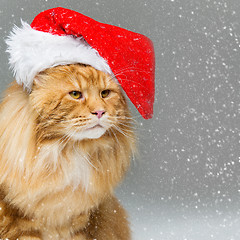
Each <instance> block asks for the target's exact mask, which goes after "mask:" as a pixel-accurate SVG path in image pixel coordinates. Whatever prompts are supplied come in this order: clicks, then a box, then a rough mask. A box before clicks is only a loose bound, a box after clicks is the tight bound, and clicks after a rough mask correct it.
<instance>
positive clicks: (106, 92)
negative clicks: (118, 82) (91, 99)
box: [101, 90, 111, 98]
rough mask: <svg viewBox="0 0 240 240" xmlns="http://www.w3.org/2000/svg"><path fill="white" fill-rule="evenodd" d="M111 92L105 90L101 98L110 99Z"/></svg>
mask: <svg viewBox="0 0 240 240" xmlns="http://www.w3.org/2000/svg"><path fill="white" fill-rule="evenodd" d="M110 92H111V91H110V90H103V91H102V92H101V97H102V98H106V97H108V96H109V94H110Z"/></svg>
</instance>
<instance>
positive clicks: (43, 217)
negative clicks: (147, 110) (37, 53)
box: [0, 64, 135, 240]
mask: <svg viewBox="0 0 240 240" xmlns="http://www.w3.org/2000/svg"><path fill="white" fill-rule="evenodd" d="M106 89H108V90H110V94H109V96H107V97H106V98H102V97H101V91H103V90H106ZM71 91H80V92H82V93H83V96H84V98H82V99H73V98H72V97H71V96H70V95H69V92H71ZM98 110H104V111H105V114H104V115H103V116H102V118H101V119H98V118H97V117H96V115H95V114H93V113H94V112H96V111H98ZM131 121H132V119H131V117H130V114H129V110H128V107H127V104H126V100H125V98H124V95H123V93H122V91H121V88H120V87H119V85H118V84H117V83H116V82H115V80H114V79H112V78H111V77H110V76H109V75H107V74H104V73H103V72H100V71H98V70H96V69H94V68H92V67H90V66H84V65H79V64H74V65H67V66H58V67H54V68H50V69H47V70H45V71H44V72H41V73H39V74H38V75H37V76H36V78H35V81H34V85H33V88H32V92H31V93H30V94H29V93H27V92H25V91H24V90H23V89H22V87H21V86H19V85H17V84H16V82H13V83H12V84H11V86H10V87H9V88H8V89H7V91H6V93H5V97H4V99H3V101H2V103H1V105H0V238H2V239H4V238H8V239H17V238H18V239H43V240H45V239H50V238H52V239H80V240H90V239H98V240H128V239H130V233H129V227H128V222H127V218H126V213H125V211H124V210H123V208H122V207H121V206H120V204H119V203H118V202H117V200H116V199H115V197H114V193H113V189H114V187H115V186H116V184H118V183H119V182H120V181H121V180H122V178H123V176H124V173H125V172H126V170H127V168H128V166H129V161H130V157H131V155H132V153H133V152H134V148H135V137H134V134H133V130H132V122H131ZM96 124H100V125H101V126H102V127H99V126H98V125H97V127H96ZM91 127H93V129H90V128H91ZM83 136H84V137H83Z"/></svg>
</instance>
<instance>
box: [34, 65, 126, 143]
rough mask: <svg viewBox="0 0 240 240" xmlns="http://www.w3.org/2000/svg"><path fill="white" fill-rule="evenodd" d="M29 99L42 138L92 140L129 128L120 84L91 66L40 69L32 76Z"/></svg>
mask: <svg viewBox="0 0 240 240" xmlns="http://www.w3.org/2000/svg"><path fill="white" fill-rule="evenodd" d="M30 102H31V104H32V106H33V108H34V110H35V111H36V113H37V116H38V117H37V126H38V127H37V131H38V135H39V138H42V139H44V138H45V139H52V138H59V137H62V138H63V139H64V138H66V139H67V138H68V139H73V140H83V139H96V138H100V137H102V136H103V135H107V134H111V132H112V131H118V132H120V133H122V134H124V132H125V130H126V128H129V127H130V114H129V110H128V107H127V103H126V99H125V97H124V95H123V92H122V89H121V87H120V86H119V84H118V83H117V81H116V80H115V79H113V78H112V77H111V76H109V75H108V74H105V73H103V72H101V71H98V70H96V69H95V68H93V67H91V66H85V65H80V64H72V65H65V66H57V67H53V68H49V69H47V70H45V71H43V72H41V73H40V74H38V75H37V76H36V78H35V81H34V84H33V88H32V92H31V94H30ZM113 134H114V132H113Z"/></svg>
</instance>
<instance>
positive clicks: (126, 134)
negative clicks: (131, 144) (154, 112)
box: [111, 123, 134, 139]
mask: <svg viewBox="0 0 240 240" xmlns="http://www.w3.org/2000/svg"><path fill="white" fill-rule="evenodd" d="M111 125H112V127H113V128H114V129H116V130H117V131H118V132H119V133H121V134H122V135H124V136H125V137H128V138H131V139H134V137H133V136H131V135H129V134H131V133H133V131H131V130H127V132H126V129H124V130H123V129H121V128H120V127H118V126H117V125H116V124H114V123H112V124H111Z"/></svg>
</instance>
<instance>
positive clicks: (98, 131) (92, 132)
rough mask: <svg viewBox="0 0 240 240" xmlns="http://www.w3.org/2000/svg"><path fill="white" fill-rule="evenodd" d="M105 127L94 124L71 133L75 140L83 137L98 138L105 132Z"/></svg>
mask: <svg viewBox="0 0 240 240" xmlns="http://www.w3.org/2000/svg"><path fill="white" fill-rule="evenodd" d="M106 130H107V129H106V128H104V127H102V126H100V125H96V126H94V127H91V128H88V129H86V130H84V131H81V132H76V133H74V134H73V135H72V138H73V139H74V140H76V141H81V140H84V139H98V138H100V137H101V136H102V135H104V133H105V132H106Z"/></svg>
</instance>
